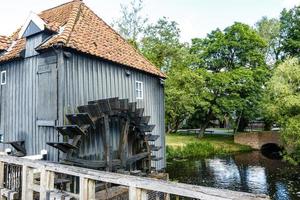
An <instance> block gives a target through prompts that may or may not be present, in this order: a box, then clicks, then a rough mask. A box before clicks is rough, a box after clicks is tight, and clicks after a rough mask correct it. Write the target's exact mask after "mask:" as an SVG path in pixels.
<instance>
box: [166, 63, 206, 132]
mask: <svg viewBox="0 0 300 200" xmlns="http://www.w3.org/2000/svg"><path fill="white" fill-rule="evenodd" d="M165 85H166V89H165V95H166V102H165V103H166V121H167V124H168V125H169V131H177V129H178V127H179V125H180V124H181V123H182V121H183V120H184V119H186V118H187V117H189V116H190V115H191V114H192V113H193V112H194V108H195V105H197V104H198V102H199V99H200V96H199V95H198V90H197V89H198V88H199V87H200V88H201V85H203V77H202V76H201V75H199V74H197V73H196V72H194V71H193V70H191V69H189V68H183V69H181V70H173V71H170V72H169V74H168V79H167V80H166V84H165Z"/></svg>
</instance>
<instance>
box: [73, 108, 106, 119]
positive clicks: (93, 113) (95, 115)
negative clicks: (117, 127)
mask: <svg viewBox="0 0 300 200" xmlns="http://www.w3.org/2000/svg"><path fill="white" fill-rule="evenodd" d="M77 109H78V111H79V112H80V113H88V114H89V115H90V117H91V118H92V120H93V121H94V122H95V121H97V120H98V119H99V118H100V117H102V115H103V113H102V112H101V110H100V109H99V106H98V105H97V104H89V105H83V106H78V107H77Z"/></svg>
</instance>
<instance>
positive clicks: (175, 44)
mask: <svg viewBox="0 0 300 200" xmlns="http://www.w3.org/2000/svg"><path fill="white" fill-rule="evenodd" d="M179 39H180V30H179V28H178V24H177V23H176V22H175V21H169V20H168V19H167V18H165V17H163V18H161V19H159V20H158V21H157V22H156V23H155V24H150V25H149V26H148V27H147V28H146V30H145V34H144V37H143V38H142V40H141V45H140V47H141V52H142V53H143V54H144V56H146V58H148V59H149V60H150V61H151V62H152V63H153V64H155V65H156V66H157V67H159V68H160V69H161V70H163V71H165V72H168V71H170V69H171V68H172V67H174V66H175V65H177V63H178V62H181V60H182V59H187V58H188V57H187V55H188V54H189V52H188V45H187V44H181V43H180V40H179ZM183 55H185V58H183V57H182V56H183Z"/></svg>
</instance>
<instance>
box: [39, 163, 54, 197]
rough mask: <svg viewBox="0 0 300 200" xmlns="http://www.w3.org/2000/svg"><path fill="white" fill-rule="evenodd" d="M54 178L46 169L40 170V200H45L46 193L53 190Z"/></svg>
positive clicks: (52, 173)
mask: <svg viewBox="0 0 300 200" xmlns="http://www.w3.org/2000/svg"><path fill="white" fill-rule="evenodd" d="M54 177H55V173H54V172H52V171H47V170H46V169H42V170H41V178H40V200H47V191H49V190H53V189H54Z"/></svg>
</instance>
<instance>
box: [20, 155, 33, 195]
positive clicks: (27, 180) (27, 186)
mask: <svg viewBox="0 0 300 200" xmlns="http://www.w3.org/2000/svg"><path fill="white" fill-rule="evenodd" d="M25 160H26V159H25ZM21 165H22V164H21ZM31 186H33V169H32V168H31V167H29V166H26V165H23V169H22V199H33V190H32V189H31Z"/></svg>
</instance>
